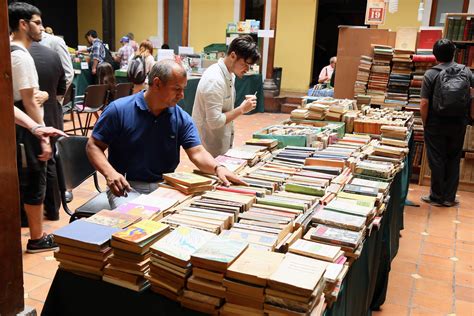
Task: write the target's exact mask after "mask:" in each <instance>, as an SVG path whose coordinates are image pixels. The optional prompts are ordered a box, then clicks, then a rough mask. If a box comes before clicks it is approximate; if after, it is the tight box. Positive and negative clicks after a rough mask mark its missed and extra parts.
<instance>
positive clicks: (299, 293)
mask: <svg viewBox="0 0 474 316" xmlns="http://www.w3.org/2000/svg"><path fill="white" fill-rule="evenodd" d="M327 266H328V263H327V262H324V261H320V260H317V259H313V258H308V257H304V256H300V255H295V254H292V253H288V254H286V255H285V258H284V259H283V261H282V262H281V264H280V266H279V267H278V269H277V270H276V271H275V272H274V273H273V274H272V275H271V276H270V277H269V279H268V282H267V284H268V285H267V288H266V289H265V304H264V310H265V312H266V313H269V314H273V313H275V314H285V315H288V314H290V315H295V314H296V313H298V315H310V314H311V315H321V314H322V310H319V309H323V305H324V295H323V290H324V288H325V286H326V283H325V281H324V277H323V275H324V273H325V271H326V267H327ZM315 309H317V310H315Z"/></svg>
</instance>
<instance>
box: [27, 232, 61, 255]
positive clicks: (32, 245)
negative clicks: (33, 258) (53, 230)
mask: <svg viewBox="0 0 474 316" xmlns="http://www.w3.org/2000/svg"><path fill="white" fill-rule="evenodd" d="M58 248H59V247H58V244H57V243H55V242H54V237H53V235H52V234H49V235H47V234H43V237H41V238H40V239H29V240H28V244H27V245H26V252H28V253H37V252H43V251H52V250H56V249H58Z"/></svg>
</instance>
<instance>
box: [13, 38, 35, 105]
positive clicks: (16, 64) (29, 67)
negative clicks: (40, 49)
mask: <svg viewBox="0 0 474 316" xmlns="http://www.w3.org/2000/svg"><path fill="white" fill-rule="evenodd" d="M10 45H11V46H13V45H15V46H18V47H20V49H17V50H15V51H14V52H12V53H11V61H12V82H13V99H14V101H15V102H16V101H20V100H21V94H20V90H23V89H31V88H33V89H39V83H38V73H37V72H36V67H35V62H34V60H33V58H32V57H31V55H30V53H29V52H28V50H27V49H26V48H25V46H23V44H22V43H20V42H16V41H15V42H11V43H10Z"/></svg>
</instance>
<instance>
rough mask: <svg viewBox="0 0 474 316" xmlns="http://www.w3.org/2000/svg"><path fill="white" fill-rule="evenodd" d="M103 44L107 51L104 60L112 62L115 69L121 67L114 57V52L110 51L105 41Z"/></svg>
mask: <svg viewBox="0 0 474 316" xmlns="http://www.w3.org/2000/svg"><path fill="white" fill-rule="evenodd" d="M102 46H103V47H104V51H105V57H104V61H105V62H107V63H109V64H111V65H112V68H113V69H114V70H117V69H120V63H119V62H116V61H115V59H114V58H113V57H112V53H111V52H110V50H108V49H107V47H106V46H105V45H104V43H102Z"/></svg>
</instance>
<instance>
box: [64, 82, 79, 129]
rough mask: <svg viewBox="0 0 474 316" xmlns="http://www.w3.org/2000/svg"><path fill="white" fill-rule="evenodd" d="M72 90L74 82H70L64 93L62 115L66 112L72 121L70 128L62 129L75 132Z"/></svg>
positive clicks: (73, 89)
mask: <svg viewBox="0 0 474 316" xmlns="http://www.w3.org/2000/svg"><path fill="white" fill-rule="evenodd" d="M74 92H75V86H74V83H71V84H70V85H69V87H68V88H67V90H66V93H64V99H63V116H64V115H66V114H70V120H71V121H72V129H68V130H64V132H65V133H71V132H73V133H74V134H76V131H77V128H76V122H75V121H74Z"/></svg>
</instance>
